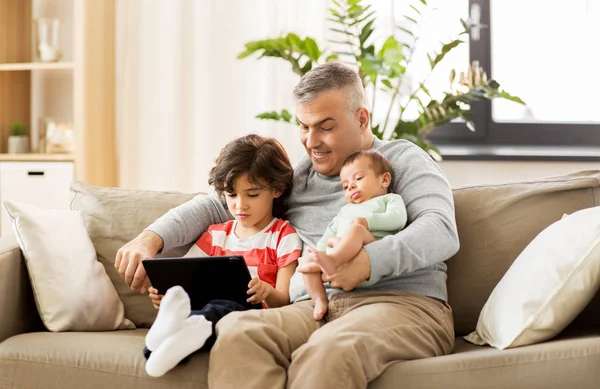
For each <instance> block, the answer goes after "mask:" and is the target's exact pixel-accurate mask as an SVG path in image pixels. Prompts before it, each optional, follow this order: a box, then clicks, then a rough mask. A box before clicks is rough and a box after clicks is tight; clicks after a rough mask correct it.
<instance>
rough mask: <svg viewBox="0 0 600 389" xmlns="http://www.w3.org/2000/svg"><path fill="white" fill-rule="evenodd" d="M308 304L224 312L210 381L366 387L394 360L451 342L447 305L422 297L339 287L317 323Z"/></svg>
mask: <svg viewBox="0 0 600 389" xmlns="http://www.w3.org/2000/svg"><path fill="white" fill-rule="evenodd" d="M313 307H314V304H313V302H312V301H304V302H299V303H295V304H292V305H289V306H285V307H282V308H277V309H265V310H254V311H246V312H234V313H231V314H229V315H228V316H226V317H225V318H223V319H222V320H221V321H220V322H219V323H218V324H217V342H216V343H215V346H214V347H213V349H212V351H211V354H210V362H209V373H208V383H209V388H211V389H227V388H234V389H242V388H248V389H254V388H256V389H276V388H286V387H287V388H302V389H318V388H328V389H330V388H344V389H350V388H366V387H367V384H368V383H369V382H370V381H372V380H373V379H375V378H376V377H377V376H379V375H380V374H381V373H382V372H383V371H384V370H385V369H386V368H387V367H388V366H389V365H390V364H392V363H393V362H396V361H406V360H411V359H418V358H426V357H433V356H437V355H445V354H448V353H450V352H451V351H452V347H453V346H454V326H453V321H452V311H451V309H450V308H448V307H447V306H446V305H444V304H442V303H440V302H438V301H436V300H434V299H431V298H429V297H424V296H421V295H417V294H413V293H406V292H398V291H360V292H358V291H357V292H350V293H340V294H337V295H334V296H333V297H332V299H331V301H330V302H329V312H328V314H327V317H326V320H325V321H320V322H317V321H315V320H314V319H313V318H312V315H313V312H312V311H313ZM399 384H400V383H399ZM400 386H401V385H400Z"/></svg>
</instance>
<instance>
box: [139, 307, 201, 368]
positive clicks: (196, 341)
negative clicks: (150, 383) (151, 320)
mask: <svg viewBox="0 0 600 389" xmlns="http://www.w3.org/2000/svg"><path fill="white" fill-rule="evenodd" d="M211 334H212V323H211V322H209V321H208V320H206V318H205V317H204V316H190V317H188V318H187V319H186V320H185V322H184V323H183V325H182V326H181V328H180V329H179V331H177V332H176V333H174V334H173V335H171V336H169V337H168V338H167V339H166V340H165V341H164V342H162V344H161V345H160V346H159V347H158V349H157V350H156V351H153V352H152V354H150V358H148V360H147V361H146V373H148V375H150V376H152V377H160V376H162V375H164V374H165V373H166V372H168V371H169V370H171V369H173V368H174V367H175V366H177V364H178V363H179V362H181V360H182V359H183V358H185V357H187V356H188V355H190V354H191V353H193V352H194V351H197V350H199V349H200V348H201V347H202V346H204V343H206V340H207V339H208V338H209V337H210V335H211Z"/></svg>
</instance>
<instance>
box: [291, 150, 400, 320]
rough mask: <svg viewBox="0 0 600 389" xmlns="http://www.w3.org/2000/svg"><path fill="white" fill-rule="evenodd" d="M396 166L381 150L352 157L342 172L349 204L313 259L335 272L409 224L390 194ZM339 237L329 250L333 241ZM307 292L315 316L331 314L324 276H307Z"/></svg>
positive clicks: (312, 254) (396, 197) (313, 252)
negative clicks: (322, 279) (377, 240)
mask: <svg viewBox="0 0 600 389" xmlns="http://www.w3.org/2000/svg"><path fill="white" fill-rule="evenodd" d="M392 173H393V172H392V165H391V164H390V162H389V161H388V160H387V159H386V158H385V157H384V156H383V154H381V153H380V152H379V151H377V150H374V149H370V150H362V151H358V152H356V153H354V154H352V155H350V156H349V157H348V158H347V159H346V160H345V161H344V165H343V167H342V170H341V171H340V180H341V183H342V187H343V189H344V192H345V198H346V202H347V203H348V204H346V205H345V206H344V207H342V209H341V210H340V212H339V213H338V214H337V216H336V217H335V218H334V219H333V221H332V222H331V223H330V224H329V225H328V226H327V229H326V230H325V234H324V235H323V237H322V238H321V239H320V240H319V242H318V243H317V248H316V250H315V249H313V248H308V252H309V256H310V257H311V259H312V260H314V261H316V262H318V263H319V264H320V265H321V266H322V267H323V269H324V270H325V272H328V273H333V272H334V271H335V269H336V268H337V267H338V266H339V265H341V264H342V263H344V262H347V261H349V260H350V259H352V258H354V257H355V256H356V255H357V254H358V252H359V251H360V249H361V248H362V247H363V246H364V245H365V244H368V243H371V242H373V241H374V240H375V239H379V238H383V237H384V236H386V235H391V234H395V233H396V232H398V231H400V230H401V229H402V228H404V226H405V225H406V219H407V216H406V207H405V205H404V201H403V200H402V197H400V195H397V194H394V193H388V191H389V186H390V184H391V183H392ZM334 237H335V238H339V240H338V241H337V243H335V244H334V246H333V247H328V242H329V240H330V239H331V238H334ZM303 277H304V284H305V285H306V289H307V291H308V293H309V295H310V296H311V298H312V299H313V300H314V301H315V309H314V312H313V317H314V319H315V320H321V319H322V318H323V316H324V315H325V313H326V312H327V304H328V300H327V294H326V293H325V288H324V286H323V282H322V281H321V274H320V273H311V274H304V276H303Z"/></svg>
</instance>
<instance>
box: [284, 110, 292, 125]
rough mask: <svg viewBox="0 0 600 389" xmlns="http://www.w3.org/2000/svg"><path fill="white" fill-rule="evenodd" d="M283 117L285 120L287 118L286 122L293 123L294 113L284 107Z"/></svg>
mask: <svg viewBox="0 0 600 389" xmlns="http://www.w3.org/2000/svg"><path fill="white" fill-rule="evenodd" d="M281 118H282V119H283V120H285V121H286V122H288V123H291V120H292V114H291V113H290V111H288V110H287V109H284V110H282V111H281Z"/></svg>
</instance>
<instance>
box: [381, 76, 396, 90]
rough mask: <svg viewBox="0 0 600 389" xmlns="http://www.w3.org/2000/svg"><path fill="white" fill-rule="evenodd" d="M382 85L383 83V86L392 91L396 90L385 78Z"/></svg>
mask: <svg viewBox="0 0 600 389" xmlns="http://www.w3.org/2000/svg"><path fill="white" fill-rule="evenodd" d="M381 83H382V84H383V85H385V86H387V87H388V88H390V89H394V87H393V86H392V83H391V82H390V80H388V79H385V78H384V79H382V80H381Z"/></svg>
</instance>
